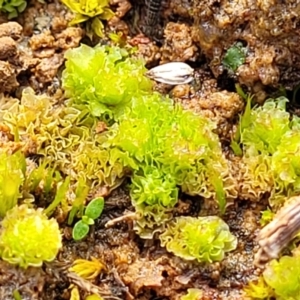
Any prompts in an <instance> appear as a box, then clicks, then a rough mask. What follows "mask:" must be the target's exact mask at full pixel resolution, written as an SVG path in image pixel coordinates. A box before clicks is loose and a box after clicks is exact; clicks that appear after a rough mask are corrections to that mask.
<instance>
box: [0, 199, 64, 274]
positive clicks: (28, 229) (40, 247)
mask: <svg viewBox="0 0 300 300" xmlns="http://www.w3.org/2000/svg"><path fill="white" fill-rule="evenodd" d="M61 247H62V242H61V235H60V231H59V226H58V223H57V222H56V220H55V219H48V218H47V216H46V215H45V213H44V211H43V210H42V209H41V208H38V209H34V208H31V207H29V206H28V205H27V204H22V205H20V206H15V207H14V208H13V209H11V210H9V211H8V212H7V213H6V216H5V218H4V219H3V220H2V222H1V230H0V256H1V257H2V259H3V260H5V261H7V262H9V263H11V264H17V265H19V266H20V267H23V268H27V267H28V266H34V267H39V266H41V265H42V263H43V262H44V261H52V260H53V259H54V258H55V257H56V255H57V253H58V251H59V249H60V248H61Z"/></svg>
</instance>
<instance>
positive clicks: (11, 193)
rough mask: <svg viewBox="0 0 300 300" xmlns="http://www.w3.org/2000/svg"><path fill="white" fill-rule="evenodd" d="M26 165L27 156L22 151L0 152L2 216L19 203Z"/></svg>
mask: <svg viewBox="0 0 300 300" xmlns="http://www.w3.org/2000/svg"><path fill="white" fill-rule="evenodd" d="M24 167H25V158H24V156H23V155H22V154H21V153H15V154H12V155H10V154H7V153H0V218H3V217H4V216H5V214H6V212H7V211H8V210H10V209H11V208H13V207H14V206H15V205H16V204H17V203H18V197H19V196H20V187H21V185H22V183H23V180H24V174H23V173H24V171H25V170H24Z"/></svg>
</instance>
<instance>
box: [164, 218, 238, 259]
mask: <svg viewBox="0 0 300 300" xmlns="http://www.w3.org/2000/svg"><path fill="white" fill-rule="evenodd" d="M159 238H160V241H161V245H162V246H165V247H166V248H167V250H168V251H169V252H172V253H174V254H175V255H177V256H179V257H181V258H184V259H186V260H197V261H198V262H209V263H211V262H213V261H221V260H222V259H223V258H224V255H225V253H226V252H228V251H231V250H234V249H235V248H236V246H237V239H236V237H235V236H234V235H232V234H231V233H230V231H229V227H228V225H227V224H226V223H225V222H224V221H223V220H222V219H220V218H219V217H216V216H211V217H198V218H192V217H178V218H176V219H175V220H174V221H173V222H171V223H170V224H168V225H167V229H166V231H165V232H164V233H162V234H161V235H160V236H159Z"/></svg>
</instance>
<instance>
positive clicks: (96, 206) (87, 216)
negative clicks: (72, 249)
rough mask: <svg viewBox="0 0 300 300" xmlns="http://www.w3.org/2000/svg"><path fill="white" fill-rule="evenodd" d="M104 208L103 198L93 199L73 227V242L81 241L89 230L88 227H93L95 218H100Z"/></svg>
mask: <svg viewBox="0 0 300 300" xmlns="http://www.w3.org/2000/svg"><path fill="white" fill-rule="evenodd" d="M103 208H104V199H103V197H99V198H95V199H93V200H92V201H91V202H90V203H89V204H88V205H87V206H86V208H85V210H84V214H83V216H82V218H81V220H79V221H78V222H77V223H76V224H75V225H74V227H73V231H72V236H73V239H74V240H75V241H79V240H82V239H83V238H84V237H85V236H86V235H87V234H88V233H89V230H90V225H93V224H94V223H95V222H94V220H96V219H97V218H99V217H100V215H101V213H102V211H103Z"/></svg>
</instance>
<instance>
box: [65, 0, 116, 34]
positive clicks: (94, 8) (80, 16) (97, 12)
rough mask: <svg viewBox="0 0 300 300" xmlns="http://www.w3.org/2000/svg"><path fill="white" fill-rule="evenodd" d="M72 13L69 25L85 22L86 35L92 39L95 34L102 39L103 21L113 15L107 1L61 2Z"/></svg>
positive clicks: (81, 0) (75, 0)
mask: <svg viewBox="0 0 300 300" xmlns="http://www.w3.org/2000/svg"><path fill="white" fill-rule="evenodd" d="M61 1H62V3H63V4H65V5H66V6H67V7H68V8H69V9H70V10H71V11H72V12H73V13H75V17H74V19H73V20H72V21H71V22H70V25H75V24H79V23H83V22H87V34H88V36H90V37H92V35H93V33H95V34H96V35H97V36H99V37H103V36H104V34H103V29H104V26H103V23H102V21H103V20H110V19H111V18H112V17H113V16H114V13H113V11H112V10H111V9H110V8H109V1H108V0H61Z"/></svg>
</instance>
